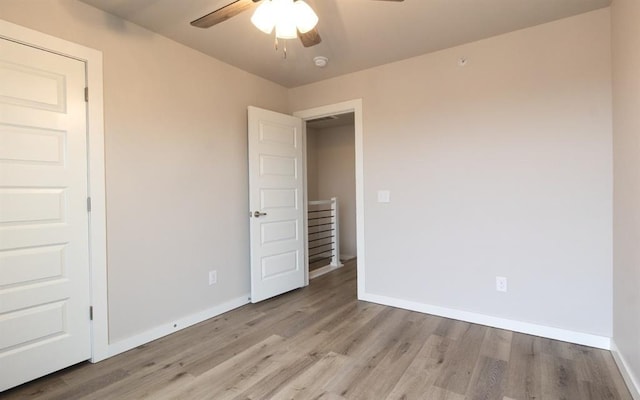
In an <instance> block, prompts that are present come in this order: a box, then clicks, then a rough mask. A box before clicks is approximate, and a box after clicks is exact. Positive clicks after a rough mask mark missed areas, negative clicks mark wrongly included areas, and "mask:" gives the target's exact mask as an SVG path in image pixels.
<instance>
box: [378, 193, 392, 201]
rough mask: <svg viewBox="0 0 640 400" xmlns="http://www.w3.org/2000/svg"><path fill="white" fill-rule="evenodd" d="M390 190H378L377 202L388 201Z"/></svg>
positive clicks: (389, 199)
mask: <svg viewBox="0 0 640 400" xmlns="http://www.w3.org/2000/svg"><path fill="white" fill-rule="evenodd" d="M390 202H391V192H389V191H388V190H378V203H390Z"/></svg>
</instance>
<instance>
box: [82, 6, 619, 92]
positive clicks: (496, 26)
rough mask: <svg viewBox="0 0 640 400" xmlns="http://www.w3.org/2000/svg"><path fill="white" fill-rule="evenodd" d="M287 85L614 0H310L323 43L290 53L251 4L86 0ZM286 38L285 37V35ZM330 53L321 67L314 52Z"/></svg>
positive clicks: (292, 46) (295, 45)
mask: <svg viewBox="0 0 640 400" xmlns="http://www.w3.org/2000/svg"><path fill="white" fill-rule="evenodd" d="M82 1H84V2H85V3H88V4H91V5H93V6H95V7H98V8H100V9H102V10H105V11H107V12H109V13H112V14H115V15H118V16H120V17H122V18H124V19H127V20H129V21H132V22H134V23H136V24H138V25H141V26H143V27H145V28H147V29H149V30H152V31H154V32H157V33H159V34H161V35H164V36H166V37H169V38H171V39H173V40H176V41H178V42H180V43H183V44H185V45H187V46H189V47H192V48H194V49H196V50H199V51H201V52H203V53H205V54H209V55H211V56H212V57H215V58H217V59H219V60H222V61H224V62H226V63H229V64H231V65H234V66H236V67H238V68H241V69H243V70H246V71H248V72H251V73H253V74H256V75H259V76H262V77H264V78H266V79H269V80H271V81H274V82H277V83H279V84H281V85H284V86H286V87H295V86H299V85H303V84H306V83H311V82H315V81H320V80H323V79H327V78H330V77H334V76H338V75H342V74H345V73H349V72H354V71H358V70H362V69H365V68H370V67H373V66H377V65H381V64H386V63H389V62H393V61H397V60H401V59H405V58H409V57H413V56H416V55H420V54H424V53H429V52H432V51H436V50H440V49H444V48H447V47H452V46H456V45H460V44H463V43H469V42H473V41H476V40H479V39H483V38H487V37H490V36H494V35H498V34H501V33H506V32H510V31H514V30H517V29H522V28H526V27H529V26H534V25H538V24H542V23H545V22H549V21H553V20H556V19H560V18H565V17H568V16H572V15H576V14H580V13H583V12H587V11H591V10H595V9H598V8H602V7H606V6H608V5H609V4H610V3H611V0H405V1H404V2H387V1H373V0H307V3H309V5H311V6H312V7H313V9H314V10H316V13H317V14H318V16H319V18H320V22H319V23H318V27H317V28H318V31H319V32H320V36H321V37H322V43H320V44H319V45H317V46H314V47H310V48H304V47H303V46H302V44H300V42H299V41H297V40H290V41H287V50H288V51H287V54H288V56H287V59H283V56H282V51H279V52H276V51H275V50H274V39H273V37H272V36H269V35H266V34H264V33H262V32H260V31H258V30H257V29H256V28H255V27H253V25H252V24H251V22H250V21H249V18H250V17H251V14H252V11H246V12H244V13H242V14H240V15H238V16H236V17H234V18H232V19H230V20H228V21H225V22H223V23H221V24H218V25H215V26H213V27H211V28H208V29H200V28H194V27H192V26H191V25H189V22H190V21H192V20H194V19H196V18H198V17H201V16H202V15H204V14H207V13H209V12H211V11H213V10H216V9H218V8H220V7H222V6H224V5H226V4H228V3H230V2H231V1H232V0H82ZM281 44H282V43H281ZM319 55H322V56H325V57H328V58H329V65H328V66H327V67H325V68H324V69H320V68H317V67H315V66H314V65H313V58H314V57H315V56H319Z"/></svg>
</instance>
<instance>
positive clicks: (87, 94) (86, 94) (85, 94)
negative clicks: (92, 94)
mask: <svg viewBox="0 0 640 400" xmlns="http://www.w3.org/2000/svg"><path fill="white" fill-rule="evenodd" d="M84 101H86V102H88V101H89V88H88V87H86V88H84Z"/></svg>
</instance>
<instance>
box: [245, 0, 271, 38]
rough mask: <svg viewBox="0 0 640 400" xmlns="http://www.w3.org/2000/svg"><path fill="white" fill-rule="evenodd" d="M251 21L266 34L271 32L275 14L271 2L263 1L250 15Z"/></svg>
mask: <svg viewBox="0 0 640 400" xmlns="http://www.w3.org/2000/svg"><path fill="white" fill-rule="evenodd" d="M251 23H252V24H253V25H254V26H255V27H256V28H258V29H259V30H261V31H262V32H264V33H266V34H270V33H271V32H273V28H274V26H275V25H276V15H275V9H274V5H273V3H271V1H269V0H267V1H263V2H262V3H261V4H260V5H259V6H258V8H256V10H255V11H254V12H253V15H252V16H251Z"/></svg>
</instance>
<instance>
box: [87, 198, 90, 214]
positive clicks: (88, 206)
mask: <svg viewBox="0 0 640 400" xmlns="http://www.w3.org/2000/svg"><path fill="white" fill-rule="evenodd" d="M87 212H91V197H87Z"/></svg>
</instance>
